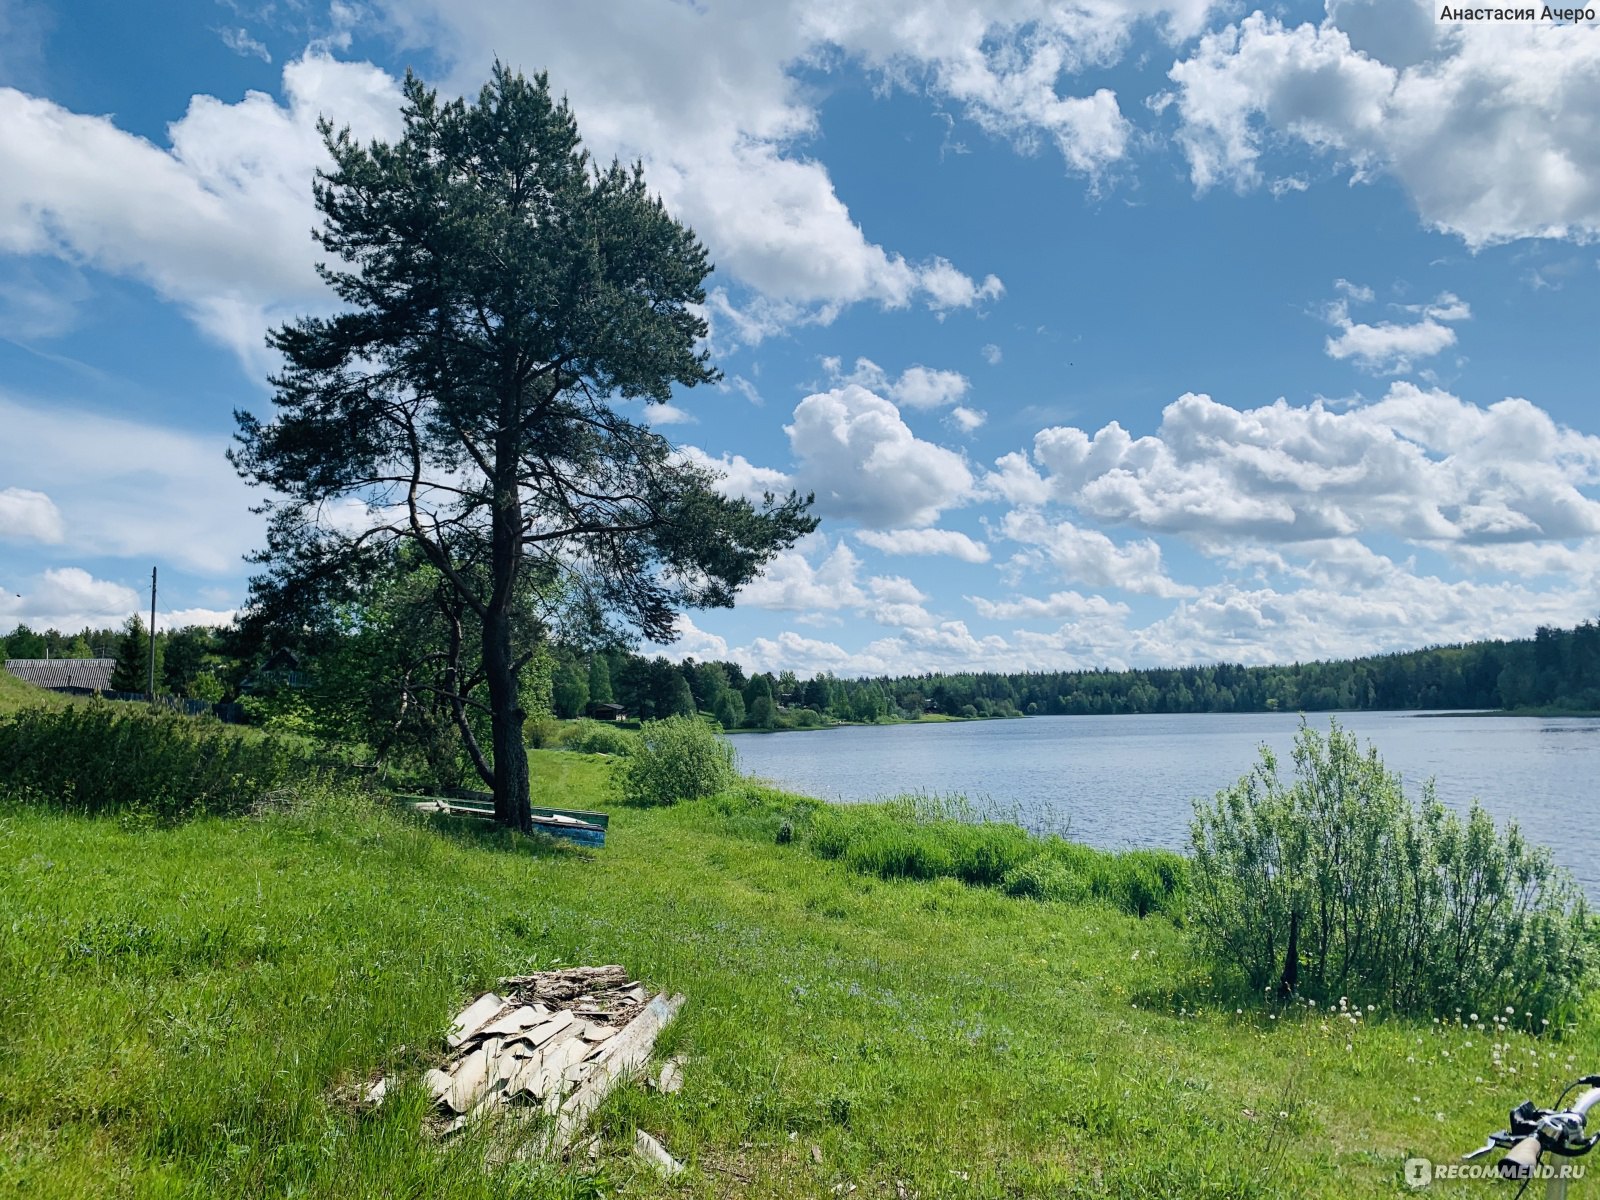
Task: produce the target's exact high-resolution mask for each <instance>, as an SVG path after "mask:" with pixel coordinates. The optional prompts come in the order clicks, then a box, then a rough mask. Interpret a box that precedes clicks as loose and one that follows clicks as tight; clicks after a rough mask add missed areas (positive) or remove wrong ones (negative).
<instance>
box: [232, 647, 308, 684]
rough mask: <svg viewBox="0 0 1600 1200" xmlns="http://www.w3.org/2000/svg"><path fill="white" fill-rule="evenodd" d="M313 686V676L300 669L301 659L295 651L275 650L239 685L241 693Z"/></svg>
mask: <svg viewBox="0 0 1600 1200" xmlns="http://www.w3.org/2000/svg"><path fill="white" fill-rule="evenodd" d="M310 686H311V676H310V675H308V674H307V673H306V672H304V671H302V670H301V669H300V659H299V657H298V656H297V655H296V654H295V652H294V651H293V650H274V651H273V652H272V653H271V654H269V655H268V656H267V660H266V662H264V663H262V664H261V665H260V666H259V667H257V668H256V669H255V670H254V671H251V672H250V674H248V675H246V676H245V677H244V679H243V681H242V682H241V683H240V684H239V690H240V691H241V692H246V693H251V692H271V691H275V690H277V689H278V688H285V687H287V688H304V687H310Z"/></svg>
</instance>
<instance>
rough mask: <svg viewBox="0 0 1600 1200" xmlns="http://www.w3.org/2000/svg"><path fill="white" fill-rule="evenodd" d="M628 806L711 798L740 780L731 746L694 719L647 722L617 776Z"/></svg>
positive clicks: (713, 731) (675, 718)
mask: <svg viewBox="0 0 1600 1200" xmlns="http://www.w3.org/2000/svg"><path fill="white" fill-rule="evenodd" d="M620 776H621V778H620V786H621V790H622V798H623V800H624V801H626V802H627V803H629V804H676V803H677V802H678V801H680V800H699V799H703V798H705V797H707V796H714V795H716V794H717V793H718V792H720V791H723V790H724V789H726V788H729V787H732V786H733V784H734V783H735V782H737V781H738V778H739V773H738V771H737V770H736V769H735V767H734V755H733V747H732V746H731V745H730V744H729V743H728V741H727V740H726V739H725V738H723V737H721V736H720V735H719V734H718V733H717V732H716V731H715V730H714V729H712V728H711V727H710V726H709V725H707V724H706V723H705V722H704V721H702V720H700V719H699V718H698V717H668V718H667V719H666V720H664V721H646V722H645V723H644V726H643V728H642V729H641V730H640V732H639V736H638V739H637V741H636V743H635V745H634V748H633V753H632V754H631V755H630V756H629V757H628V760H627V762H626V763H625V764H624V766H623V769H622V771H621V773H620Z"/></svg>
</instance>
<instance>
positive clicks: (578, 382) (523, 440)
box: [233, 64, 815, 827]
mask: <svg viewBox="0 0 1600 1200" xmlns="http://www.w3.org/2000/svg"><path fill="white" fill-rule="evenodd" d="M405 95H406V104H405V108H404V112H403V117H404V131H403V133H402V135H401V137H400V139H399V140H398V141H396V142H393V143H381V142H374V143H372V144H371V145H369V146H362V145H359V144H357V143H356V142H355V141H354V140H353V139H352V138H350V137H349V135H348V133H346V132H335V131H334V130H333V129H332V127H331V126H327V125H325V126H324V137H325V140H326V142H327V147H328V151H329V153H330V154H331V155H332V158H333V164H334V165H333V168H332V169H331V170H329V171H326V172H323V173H321V174H320V175H319V179H318V183H317V186H316V203H317V207H318V209H319V210H320V211H321V213H322V215H323V218H324V221H323V226H322V229H321V231H320V232H319V233H318V234H317V235H316V236H317V241H318V242H319V243H320V245H321V246H322V248H323V249H324V250H325V251H326V253H327V256H328V259H329V261H330V262H331V263H332V264H333V265H330V266H326V267H323V268H322V273H323V277H324V278H325V279H326V280H327V281H328V283H329V284H330V286H331V287H332V289H333V291H334V292H335V294H336V295H337V296H338V298H339V299H340V300H341V301H342V302H343V304H344V305H345V310H344V311H343V312H341V313H339V314H338V315H336V316H333V317H327V318H323V317H307V318H304V319H301V320H299V321H295V322H293V323H291V324H289V325H285V326H284V327H282V328H281V329H279V330H277V331H276V332H275V333H274V334H273V336H272V339H271V341H272V345H273V346H274V347H275V348H276V349H277V350H278V351H279V352H280V353H281V354H282V355H283V358H284V363H285V365H284V368H283V370H282V371H281V372H280V373H279V374H278V375H277V376H276V377H275V378H274V380H273V383H274V385H275V387H276V395H275V397H274V404H275V413H274V415H273V417H272V419H271V420H270V421H267V422H261V421H258V420H257V419H256V418H254V417H252V416H250V415H249V414H247V413H239V414H237V417H238V422H239V427H240V429H239V442H240V447H239V449H237V450H236V451H235V452H234V455H233V457H234V461H235V464H236V465H237V466H238V468H239V470H240V471H241V473H242V474H243V475H244V476H245V477H246V478H247V479H249V480H250V481H251V482H253V483H257V484H261V485H264V486H266V487H268V488H270V489H272V490H273V491H275V492H276V493H278V498H277V499H274V500H272V501H270V502H269V504H268V506H267V507H268V511H269V512H270V513H271V523H270V525H269V530H268V545H267V549H266V550H265V551H264V552H263V553H262V554H261V555H260V556H259V558H260V561H262V562H263V563H265V564H266V565H267V567H268V570H267V571H266V573H264V574H263V575H261V576H259V577H258V578H257V579H256V580H255V581H254V599H255V603H256V607H257V611H258V612H260V613H281V614H285V615H287V614H290V613H292V612H293V611H294V609H295V608H296V604H297V601H303V602H304V604H312V603H316V602H318V601H322V602H325V601H326V597H327V596H328V595H329V594H330V593H331V592H334V591H337V588H338V587H339V586H340V584H341V582H342V581H348V580H349V579H350V578H351V577H352V575H355V574H359V573H360V571H361V570H362V569H364V567H365V566H367V565H370V562H371V559H372V558H373V556H375V555H379V554H383V553H387V552H388V551H389V550H390V548H391V547H392V545H393V544H394V543H396V542H401V541H405V542H409V543H411V544H413V545H414V546H416V547H417V548H418V549H419V550H420V551H421V553H422V554H423V556H424V557H425V558H426V560H427V561H428V563H429V564H431V565H432V567H433V568H435V569H436V570H437V571H438V573H439V575H440V576H441V577H442V579H443V580H444V581H445V584H446V586H447V587H449V588H450V589H451V592H452V595H453V596H454V597H455V598H456V599H457V600H458V601H459V605H460V608H461V611H462V613H463V618H464V620H463V622H462V628H463V629H469V630H470V631H471V632H472V635H473V636H474V637H475V638H476V640H477V642H478V645H479V648H480V653H479V655H478V658H479V660H480V664H481V672H482V676H483V679H484V682H485V685H486V691H487V701H486V703H485V704H484V706H485V707H487V708H488V710H489V713H490V723H491V728H492V733H491V741H492V750H491V754H490V758H491V759H492V765H490V764H484V765H483V766H481V767H480V770H481V771H482V773H484V775H485V777H486V779H487V780H488V782H490V783H491V784H492V786H493V788H494V794H495V812H496V815H497V817H499V819H500V820H502V821H504V822H507V823H510V824H516V825H519V826H522V827H528V825H529V818H530V812H529V807H528V761H527V754H526V750H525V747H524V745H523V741H522V721H523V716H524V713H523V711H522V707H521V704H520V702H519V699H518V697H519V694H520V690H519V676H520V674H521V671H522V668H523V666H524V665H525V664H526V663H527V662H528V661H529V660H530V658H531V657H532V656H533V655H534V654H535V653H537V650H538V644H537V643H538V642H539V641H540V640H541V638H542V637H543V634H544V631H543V630H542V629H539V628H534V629H533V630H532V632H531V635H527V634H526V633H525V635H524V636H523V637H522V639H521V640H520V641H519V635H518V629H519V623H518V620H517V609H518V605H519V602H520V599H521V598H524V597H525V596H526V595H527V593H528V589H529V587H530V586H532V587H533V588H535V589H536V590H537V591H538V592H539V594H540V595H541V596H546V595H552V594H554V595H559V596H560V597H562V598H564V599H566V600H568V601H581V602H582V607H583V609H584V611H585V613H586V614H587V617H586V619H587V620H588V621H590V622H591V624H592V623H594V622H605V623H610V621H613V620H614V621H616V622H617V623H619V624H620V625H622V626H625V627H631V628H633V629H637V630H639V631H641V632H643V633H644V634H645V636H647V637H649V638H652V639H654V640H668V639H670V638H671V637H672V636H673V632H674V629H673V625H674V618H675V613H676V611H677V610H678V609H679V608H682V607H685V606H711V605H722V606H725V605H730V604H732V603H733V596H734V593H735V592H736V590H737V589H738V588H739V587H740V586H741V585H742V584H744V583H745V582H747V581H748V580H750V579H751V578H753V577H754V576H755V574H756V573H757V572H758V571H759V570H760V569H761V567H762V566H763V565H764V564H765V563H766V561H767V560H768V559H769V558H770V557H771V556H772V555H773V554H774V553H776V552H777V551H778V550H780V549H782V548H783V547H785V546H788V545H790V544H792V543H793V542H794V540H795V539H796V538H797V537H799V536H801V535H802V534H804V533H806V532H808V531H809V530H810V529H812V528H814V527H815V521H814V519H812V518H811V517H810V516H809V515H808V513H807V508H808V505H809V498H801V497H799V496H797V495H794V494H792V493H791V494H790V495H789V496H788V497H786V498H783V499H775V498H774V497H772V496H768V497H767V498H766V500H765V502H764V503H763V504H762V505H761V506H759V507H757V506H754V505H752V504H750V503H749V502H747V501H744V500H732V499H728V498H727V497H725V496H723V495H721V494H720V493H719V492H718V491H717V489H716V486H715V485H716V482H717V480H716V477H715V476H714V475H713V474H711V473H710V472H707V471H705V470H703V469H701V468H699V467H696V466H694V465H693V464H692V463H690V462H688V461H687V460H685V459H684V458H683V457H682V456H681V455H679V454H677V453H676V452H675V450H674V448H673V447H672V445H671V444H670V443H668V442H667V441H666V440H665V439H664V438H662V437H661V436H659V435H658V434H656V433H655V432H653V431H652V430H650V429H649V428H648V427H646V426H644V425H642V424H639V423H637V422H635V421H633V420H630V419H629V418H628V417H627V416H626V415H625V413H624V410H622V409H620V408H619V407H618V405H617V403H616V402H617V401H618V400H658V401H666V400H667V399H668V398H669V397H670V396H671V395H672V390H673V388H674V387H675V386H683V387H689V386H693V385H695V384H698V383H703V382H706V381H709V380H712V379H715V378H716V371H715V369H714V368H713V367H712V366H711V364H710V362H709V360H708V358H707V355H706V352H705V350H704V349H703V339H704V337H705V334H706V332H707V330H706V325H705V322H704V321H703V320H702V319H701V318H700V316H699V315H698V306H699V305H700V304H701V303H702V302H703V301H704V299H705V291H704V288H703V281H704V279H705V277H706V275H707V274H708V273H709V271H710V265H709V263H708V262H707V260H706V254H705V250H704V248H703V247H702V246H701V245H700V244H699V242H698V241H696V239H695V237H694V235H693V233H692V232H690V230H688V229H687V228H685V227H684V226H682V225H680V224H679V223H678V222H677V221H675V220H673V218H672V217H671V215H670V214H668V213H667V211H666V209H665V208H664V207H663V205H662V204H661V202H660V201H659V200H658V199H657V198H655V197H653V196H652V195H650V193H649V191H648V190H647V188H646V187H645V182H644V178H643V175H642V171H641V170H640V168H638V167H634V168H632V169H628V168H625V167H623V166H621V165H620V164H617V163H612V164H611V165H610V166H607V167H598V166H596V165H595V164H593V163H591V161H590V160H589V158H588V156H587V155H586V154H585V153H584V152H583V151H582V149H581V147H580V144H579V138H578V130H577V125H576V123H575V122H574V120H573V118H572V114H571V113H570V112H569V111H568V109H567V107H566V105H565V103H557V102H556V101H555V100H554V99H553V98H552V97H551V94H550V88H549V85H548V82H547V80H546V79H545V77H544V76H543V75H539V76H536V77H535V78H534V79H532V80H529V79H526V78H524V77H523V76H522V75H520V74H517V73H515V72H512V71H509V70H507V69H505V68H504V67H502V66H499V65H498V64H497V65H496V67H495V70H494V75H493V77H492V79H491V80H490V82H489V83H488V85H487V86H485V87H484V89H483V91H482V92H481V93H480V95H479V96H478V98H477V100H476V101H475V102H473V103H467V102H465V101H452V102H449V103H441V102H440V100H439V98H438V96H437V94H436V93H435V92H432V91H430V90H428V89H427V88H425V87H424V86H423V85H422V84H421V83H419V82H418V81H417V80H416V79H415V78H408V79H407V81H406V89H405ZM352 500H355V501H358V502H359V503H357V504H355V505H352V504H351V503H350V502H351V501H352ZM363 508H364V510H365V512H366V517H365V519H364V521H362V522H360V523H359V524H357V526H356V527H355V528H352V525H351V522H350V520H349V517H350V514H351V512H352V511H355V512H360V511H362V510H363ZM335 509H337V510H338V511H339V512H340V514H341V517H342V518H343V519H342V520H341V522H340V523H339V524H338V526H337V527H336V526H335V525H333V524H332V523H327V522H324V521H323V519H322V518H323V514H325V513H328V512H330V511H333V510H335ZM302 606H303V605H302ZM522 628H523V630H524V631H526V628H527V627H526V624H525V623H524V624H523V626H522ZM529 636H531V639H532V643H533V644H530V643H529V640H528V638H529ZM591 698H595V697H594V695H593V689H592V688H591ZM464 699H465V698H464ZM472 703H473V704H478V703H483V702H482V701H480V700H477V699H474V700H473V701H472ZM458 707H459V709H460V710H461V711H464V710H465V707H466V705H465V704H463V705H461V706H458ZM469 724H470V723H469V722H467V721H465V720H464V719H463V721H462V728H463V736H468V737H470V735H471V731H470V728H469Z"/></svg>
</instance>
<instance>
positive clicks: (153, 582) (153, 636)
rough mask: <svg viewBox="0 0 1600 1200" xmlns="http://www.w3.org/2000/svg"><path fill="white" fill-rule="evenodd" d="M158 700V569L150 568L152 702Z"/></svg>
mask: <svg viewBox="0 0 1600 1200" xmlns="http://www.w3.org/2000/svg"><path fill="white" fill-rule="evenodd" d="M155 702H156V569H155V568H154V567H151V568H150V703H151V704H154V703H155Z"/></svg>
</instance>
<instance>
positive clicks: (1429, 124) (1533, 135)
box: [1171, 0, 1600, 248]
mask: <svg viewBox="0 0 1600 1200" xmlns="http://www.w3.org/2000/svg"><path fill="white" fill-rule="evenodd" d="M1347 7H1348V8H1349V10H1350V16H1349V17H1347V16H1346V15H1345V9H1346V8H1347ZM1333 8H1334V14H1333V15H1332V16H1330V17H1329V18H1328V19H1326V20H1324V21H1323V22H1322V23H1321V24H1320V25H1311V24H1301V25H1297V26H1290V25H1286V24H1284V23H1283V22H1282V21H1280V20H1278V19H1277V18H1275V17H1269V16H1266V15H1264V14H1262V13H1260V12H1256V13H1254V14H1252V15H1250V16H1248V17H1246V18H1245V19H1244V20H1243V21H1241V22H1239V23H1238V24H1237V25H1230V26H1228V27H1227V28H1226V29H1224V30H1221V31H1219V32H1216V33H1210V34H1207V35H1206V36H1205V37H1203V38H1202V39H1201V40H1200V43H1199V45H1198V47H1197V48H1196V49H1195V50H1194V51H1193V53H1191V54H1190V55H1189V56H1188V57H1187V58H1185V59H1182V60H1181V61H1179V62H1178V63H1176V64H1175V65H1174V66H1173V68H1172V71H1171V77H1172V79H1173V81H1174V82H1175V83H1176V84H1177V96H1176V99H1177V109H1178V113H1179V118H1180V128H1179V134H1178V137H1179V141H1180V142H1181V144H1182V146H1183V148H1184V151H1185V153H1186V154H1187V156H1188V160H1189V169H1190V175H1191V177H1192V178H1193V181H1194V184H1195V186H1196V187H1197V188H1199V189H1200V190H1205V189H1207V188H1210V187H1214V186H1217V185H1219V184H1230V185H1233V186H1235V187H1239V188H1248V187H1254V186H1258V185H1260V184H1262V183H1263V182H1266V181H1269V180H1270V175H1271V171H1270V169H1269V168H1268V167H1266V166H1264V165H1263V164H1264V162H1265V161H1266V160H1267V159H1268V156H1269V154H1270V152H1271V150H1272V147H1273V145H1274V143H1276V142H1289V143H1298V144H1299V145H1301V146H1303V147H1308V148H1310V149H1311V150H1313V151H1316V152H1319V153H1321V154H1324V155H1326V156H1328V157H1329V158H1331V159H1332V160H1333V161H1335V162H1337V163H1338V164H1340V165H1341V166H1342V167H1343V168H1345V169H1346V170H1348V171H1349V172H1350V175H1351V178H1352V180H1354V181H1357V182H1361V181H1366V180H1370V179H1372V178H1374V177H1376V176H1378V175H1380V174H1386V175H1390V176H1392V177H1394V178H1395V179H1396V180H1397V181H1398V182H1399V183H1400V185H1401V187H1403V188H1404V189H1405V190H1406V192H1407V194H1408V195H1409V196H1410V197H1411V200H1412V203H1413V204H1415V206H1416V208H1417V211H1418V213H1419V214H1420V215H1421V217H1422V220H1423V221H1424V222H1425V223H1426V224H1428V225H1429V226H1431V227H1433V228H1436V229H1440V230H1443V231H1446V232H1449V233H1452V234H1455V235H1457V236H1458V237H1460V238H1461V239H1462V241H1464V242H1465V243H1466V244H1467V245H1468V246H1469V247H1472V248H1478V247H1481V246H1486V245H1491V244H1494V243H1497V242H1505V241H1511V240H1514V239H1517V238H1525V237H1551V238H1573V239H1577V240H1589V239H1591V238H1593V237H1594V236H1596V235H1597V234H1600V106H1597V105H1596V103H1595V96H1596V95H1600V26H1597V25H1593V24H1576V25H1565V26H1554V25H1550V24H1546V23H1541V22H1526V23H1521V24H1511V25H1493V26H1490V25H1474V26H1471V27H1467V26H1451V25H1448V24H1436V23H1434V22H1433V21H1432V18H1431V14H1430V13H1429V12H1428V11H1427V9H1428V5H1427V2H1426V0H1395V2H1394V3H1393V4H1389V5H1385V6H1383V9H1384V11H1383V13H1382V15H1381V18H1379V20H1381V21H1382V22H1384V23H1386V24H1387V25H1388V26H1389V27H1390V28H1389V30H1387V31H1378V30H1376V29H1374V30H1371V31H1367V30H1365V28H1364V26H1363V25H1358V23H1357V21H1356V20H1355V19H1354V18H1359V17H1361V16H1363V15H1364V14H1365V13H1366V12H1367V11H1368V6H1364V5H1351V6H1345V5H1335V6H1333ZM1341 20H1345V21H1346V22H1347V23H1348V24H1350V25H1351V27H1352V28H1351V30H1346V29H1344V28H1341V27H1340V24H1339V22H1340V21H1341ZM1376 23H1377V22H1376V21H1369V22H1367V24H1373V25H1376ZM1402 29H1404V31H1405V32H1404V36H1400V34H1401V31H1402ZM1352 30H1354V32H1352ZM1364 33H1366V34H1367V35H1368V36H1365V37H1364V36H1363V34H1364ZM1358 43H1359V44H1358Z"/></svg>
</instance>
